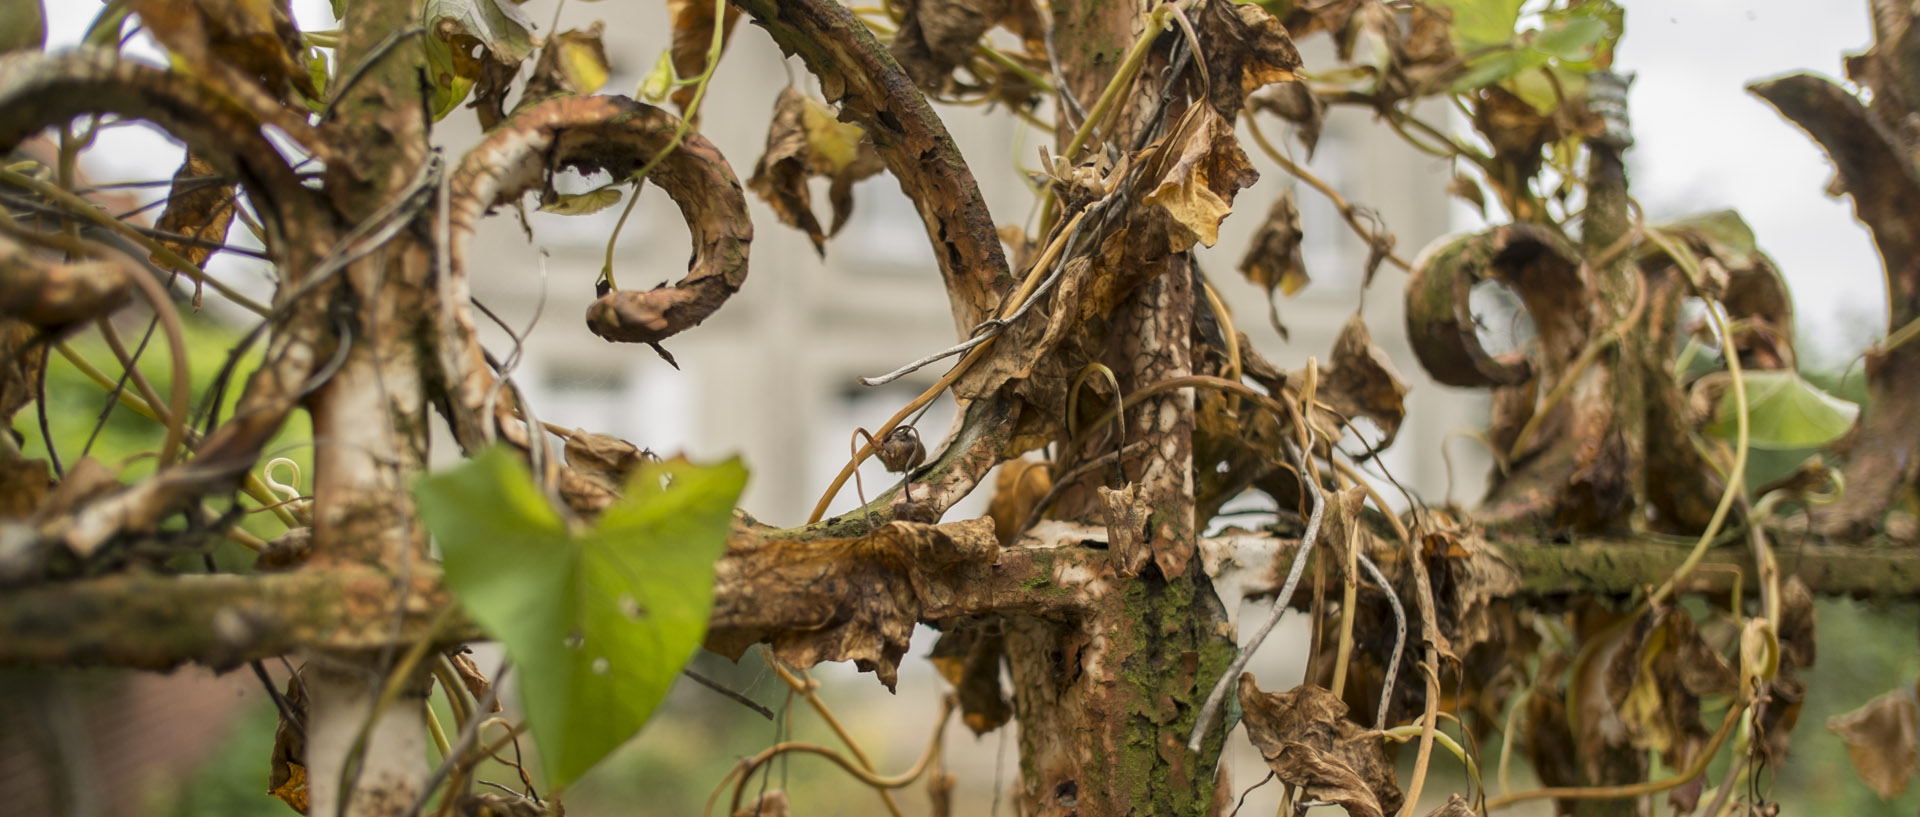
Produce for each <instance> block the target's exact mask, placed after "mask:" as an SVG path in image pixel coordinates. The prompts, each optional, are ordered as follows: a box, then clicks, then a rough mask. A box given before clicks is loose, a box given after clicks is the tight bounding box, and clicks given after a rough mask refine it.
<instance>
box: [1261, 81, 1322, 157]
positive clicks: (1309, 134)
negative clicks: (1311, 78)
mask: <svg viewBox="0 0 1920 817" xmlns="http://www.w3.org/2000/svg"><path fill="white" fill-rule="evenodd" d="M1247 102H1248V104H1250V105H1252V106H1253V110H1254V111H1255V112H1256V113H1258V112H1266V113H1271V114H1273V115H1274V116H1277V117H1280V118H1281V119H1284V120H1286V121H1288V122H1290V123H1292V124H1293V135H1294V138H1297V139H1299V140H1300V146H1301V147H1304V148H1306V150H1307V158H1309V159H1311V158H1313V149H1314V148H1315V147H1317V146H1319V144H1320V128H1321V126H1322V124H1323V120H1324V119H1325V117H1326V114H1327V103H1326V102H1324V101H1322V100H1321V99H1320V97H1317V96H1315V95H1314V93H1313V90H1312V89H1310V88H1308V87H1307V85H1306V83H1304V82H1282V83H1280V84H1278V85H1275V86H1273V87H1272V88H1268V89H1267V90H1264V91H1261V92H1260V93H1257V94H1254V95H1253V96H1251V97H1249V98H1248V100H1247Z"/></svg>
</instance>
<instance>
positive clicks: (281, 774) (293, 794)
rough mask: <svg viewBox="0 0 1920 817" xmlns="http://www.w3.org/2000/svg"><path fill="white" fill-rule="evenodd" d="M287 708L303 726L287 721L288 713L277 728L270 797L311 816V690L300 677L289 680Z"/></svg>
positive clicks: (278, 723)
mask: <svg viewBox="0 0 1920 817" xmlns="http://www.w3.org/2000/svg"><path fill="white" fill-rule="evenodd" d="M283 697H285V698H286V701H287V708H288V709H289V710H292V712H293V714H294V716H295V717H297V718H300V719H301V721H302V722H301V723H290V722H288V721H287V713H286V712H281V713H280V716H279V720H278V722H277V723H276V725H275V726H274V728H273V754H272V756H271V757H270V758H269V768H268V772H267V793H268V794H271V795H273V796H274V797H277V798H279V799H280V802H283V803H286V804H287V806H288V807H289V808H291V809H293V810H294V811H297V812H300V813H301V814H305V813H307V767H306V765H305V763H306V760H307V737H306V723H305V720H306V717H307V687H306V685H305V684H302V683H300V676H299V675H298V674H295V675H292V676H289V677H288V678H287V690H286V694H285V695H284V696H283Z"/></svg>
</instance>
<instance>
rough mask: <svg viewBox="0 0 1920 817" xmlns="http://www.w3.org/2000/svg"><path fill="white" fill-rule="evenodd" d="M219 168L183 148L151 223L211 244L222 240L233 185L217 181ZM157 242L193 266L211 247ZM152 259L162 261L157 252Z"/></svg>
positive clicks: (203, 261)
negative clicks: (160, 209) (164, 201)
mask: <svg viewBox="0 0 1920 817" xmlns="http://www.w3.org/2000/svg"><path fill="white" fill-rule="evenodd" d="M219 182H220V171H218V170H215V169H214V167H213V163H212V162H209V161H207V160H206V159H205V158H202V157H200V156H197V155H195V154H194V153H193V152H192V151H188V152H187V159H186V161H185V162H182V163H181V164H180V169H179V170H176V171H174V172H173V187H172V188H171V190H170V191H169V192H168V194H167V209H166V211H165V212H162V213H161V214H160V220H159V221H158V222H157V223H155V224H154V227H155V228H157V229H160V230H164V231H166V232H169V233H179V234H180V235H183V236H186V237H187V238H192V239H198V240H199V241H204V242H210V243H213V244H224V243H226V240H227V228H229V227H231V226H233V214H234V206H235V205H234V200H233V192H234V186H233V185H232V184H220V183H219ZM160 244H161V246H164V247H166V248H167V249H169V250H172V251H174V252H177V253H179V254H180V255H182V256H185V257H186V259H187V260H188V261H192V262H193V264H194V266H200V267H204V266H206V263H207V258H209V257H211V256H212V255H213V248H211V247H205V246H201V245H200V244H198V243H186V242H182V241H174V240H169V239H167V238H161V239H160ZM152 260H153V263H155V264H163V263H164V262H162V261H161V260H160V257H159V256H158V255H155V256H153V258H152Z"/></svg>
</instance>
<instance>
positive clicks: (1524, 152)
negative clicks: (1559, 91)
mask: <svg viewBox="0 0 1920 817" xmlns="http://www.w3.org/2000/svg"><path fill="white" fill-rule="evenodd" d="M1473 113H1474V116H1473V126H1474V128H1475V129H1477V130H1479V131H1480V134H1481V135H1482V136H1485V137H1486V138H1487V143H1488V144H1489V145H1492V146H1493V153H1494V156H1495V158H1498V159H1499V160H1501V161H1503V162H1508V163H1511V164H1512V165H1513V166H1514V168H1515V169H1514V171H1513V172H1514V174H1515V175H1514V176H1513V178H1520V179H1526V178H1532V176H1533V174H1534V173H1535V172H1536V171H1538V170H1539V168H1540V149H1541V148H1542V147H1544V146H1546V144H1547V143H1549V142H1553V141H1555V140H1557V139H1559V138H1560V128H1559V126H1558V125H1556V124H1555V123H1554V120H1553V118H1552V117H1549V116H1545V115H1543V114H1541V113H1540V110H1539V109H1538V108H1535V107H1534V106H1533V105H1532V104H1531V103H1529V102H1527V101H1526V100H1524V99H1521V98H1520V97H1518V96H1516V95H1514V94H1513V92H1511V91H1508V90H1506V89H1505V88H1501V87H1500V86H1497V85H1489V86H1487V87H1485V88H1481V89H1480V91H1479V99H1478V100H1477V104H1476V105H1474V111H1473Z"/></svg>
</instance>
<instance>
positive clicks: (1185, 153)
mask: <svg viewBox="0 0 1920 817" xmlns="http://www.w3.org/2000/svg"><path fill="white" fill-rule="evenodd" d="M1150 161H1151V163H1152V164H1150V166H1149V167H1148V170H1147V172H1148V174H1149V175H1148V178H1155V179H1158V180H1159V181H1158V184H1157V186H1156V187H1154V189H1153V191H1152V192H1150V193H1148V194H1147V195H1146V196H1144V197H1142V198H1141V201H1142V202H1144V203H1146V204H1150V205H1157V206H1159V207H1161V208H1163V209H1165V210H1166V211H1167V214H1168V215H1169V216H1171V217H1172V218H1173V221H1174V223H1175V224H1176V225H1178V226H1177V228H1175V229H1171V230H1168V231H1167V249H1168V250H1169V251H1171V252H1185V251H1186V250H1187V249H1189V248H1191V247H1192V246H1193V245H1194V244H1195V243H1196V242H1198V243H1200V244H1202V245H1205V246H1208V247H1211V246H1213V245H1214V243H1215V242H1216V241H1218V240H1219V239H1220V222H1221V221H1224V220H1225V219H1226V217H1227V214H1229V213H1231V212H1233V195H1234V194H1235V193H1236V192H1238V191H1239V190H1240V188H1243V187H1246V186H1248V185H1250V184H1253V182H1254V180H1255V179H1258V178H1260V174H1259V173H1257V172H1255V171H1254V169H1253V166H1252V165H1251V164H1249V163H1248V162H1247V154H1246V152H1245V151H1242V150H1241V149H1240V143H1239V141H1238V140H1237V139H1235V138H1234V135H1233V123H1231V122H1229V121H1227V119H1226V118H1225V117H1223V116H1221V115H1220V112H1219V111H1216V110H1214V108H1213V106H1212V105H1194V106H1192V107H1190V108H1188V109H1187V113H1186V114H1185V115H1184V116H1182V117H1181V118H1180V122H1179V123H1178V124H1177V125H1176V126H1175V129H1174V131H1173V132H1172V133H1171V134H1169V135H1168V136H1167V138H1166V139H1165V140H1164V141H1162V142H1161V145H1160V147H1159V148H1158V149H1157V150H1156V151H1155V155H1154V157H1153V158H1152V159H1151V160H1150Z"/></svg>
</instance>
